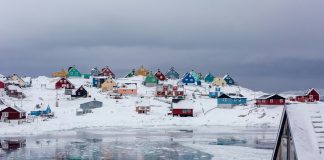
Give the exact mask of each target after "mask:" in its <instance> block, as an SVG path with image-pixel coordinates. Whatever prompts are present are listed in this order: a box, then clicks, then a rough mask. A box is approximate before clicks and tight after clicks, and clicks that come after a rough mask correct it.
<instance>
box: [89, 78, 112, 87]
mask: <svg viewBox="0 0 324 160" xmlns="http://www.w3.org/2000/svg"><path fill="white" fill-rule="evenodd" d="M107 79H108V77H93V78H92V86H93V87H97V88H101V84H103V83H104V82H105V81H106V80H107Z"/></svg>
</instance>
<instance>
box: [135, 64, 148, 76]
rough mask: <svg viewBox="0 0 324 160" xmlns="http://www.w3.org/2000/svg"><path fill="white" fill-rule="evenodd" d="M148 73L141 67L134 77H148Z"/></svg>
mask: <svg viewBox="0 0 324 160" xmlns="http://www.w3.org/2000/svg"><path fill="white" fill-rule="evenodd" d="M149 74H150V72H149V71H148V70H147V69H145V68H144V66H141V67H140V68H139V69H138V70H137V71H136V72H135V75H136V76H148V75H149Z"/></svg>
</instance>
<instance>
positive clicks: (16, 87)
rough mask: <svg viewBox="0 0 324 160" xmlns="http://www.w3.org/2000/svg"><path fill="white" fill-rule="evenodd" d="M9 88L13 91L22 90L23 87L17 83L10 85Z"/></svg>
mask: <svg viewBox="0 0 324 160" xmlns="http://www.w3.org/2000/svg"><path fill="white" fill-rule="evenodd" d="M8 89H9V90H11V91H12V90H16V91H17V92H22V89H21V88H20V87H18V86H15V85H9V86H8Z"/></svg>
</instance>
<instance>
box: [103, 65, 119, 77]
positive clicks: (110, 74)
mask: <svg viewBox="0 0 324 160" xmlns="http://www.w3.org/2000/svg"><path fill="white" fill-rule="evenodd" d="M99 76H107V77H110V78H113V79H115V78H116V76H115V74H114V73H113V72H112V71H111V69H110V68H109V67H108V66H106V67H104V68H102V69H101V72H100V74H99Z"/></svg>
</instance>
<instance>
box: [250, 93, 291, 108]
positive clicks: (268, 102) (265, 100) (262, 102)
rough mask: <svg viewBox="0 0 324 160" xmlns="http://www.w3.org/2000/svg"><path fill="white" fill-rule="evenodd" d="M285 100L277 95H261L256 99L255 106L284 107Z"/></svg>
mask: <svg viewBox="0 0 324 160" xmlns="http://www.w3.org/2000/svg"><path fill="white" fill-rule="evenodd" d="M285 100H286V99H285V98H284V97H281V96H279V95H278V94H274V95H263V96H261V97H259V98H257V99H256V103H255V105H257V106H282V105H285Z"/></svg>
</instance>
